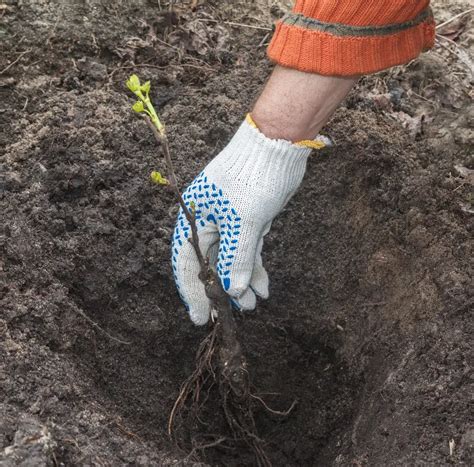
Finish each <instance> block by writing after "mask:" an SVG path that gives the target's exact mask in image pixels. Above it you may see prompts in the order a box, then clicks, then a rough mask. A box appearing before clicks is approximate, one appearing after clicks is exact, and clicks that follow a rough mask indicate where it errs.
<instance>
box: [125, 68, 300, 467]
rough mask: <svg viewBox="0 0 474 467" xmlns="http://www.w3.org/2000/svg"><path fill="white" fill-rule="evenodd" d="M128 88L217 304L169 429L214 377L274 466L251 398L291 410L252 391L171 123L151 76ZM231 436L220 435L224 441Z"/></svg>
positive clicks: (261, 457)
mask: <svg viewBox="0 0 474 467" xmlns="http://www.w3.org/2000/svg"><path fill="white" fill-rule="evenodd" d="M126 84H127V87H128V88H129V89H130V91H132V92H133V93H134V94H135V96H136V97H137V101H136V102H135V104H134V105H133V107H132V109H133V110H134V111H135V112H137V113H138V114H140V115H141V116H142V117H143V118H144V120H145V122H146V124H147V125H148V127H149V128H150V129H151V131H152V132H153V135H154V137H155V139H156V141H157V143H158V144H160V146H161V151H162V153H163V156H164V161H165V166H166V171H167V173H166V176H164V175H162V174H161V173H160V172H158V171H153V172H152V173H151V180H152V181H153V182H154V183H157V184H160V185H167V186H168V187H169V188H170V189H171V190H172V191H173V192H174V194H175V196H176V198H177V200H178V203H179V205H180V207H181V209H182V211H183V213H184V215H185V217H186V220H187V221H188V223H189V226H190V228H191V236H190V238H189V241H190V242H191V244H192V246H193V248H194V251H195V253H196V257H197V259H198V261H199V266H200V272H199V279H200V280H201V281H202V283H203V284H204V287H205V291H206V295H207V297H208V298H209V300H210V303H211V308H212V312H211V316H212V318H213V319H212V323H213V324H212V329H211V332H210V333H209V335H208V336H207V337H206V338H205V339H204V340H203V341H202V343H201V345H200V347H199V349H198V352H197V356H196V369H195V371H194V372H193V374H192V375H191V376H190V377H189V378H188V379H187V380H186V382H185V383H184V384H183V387H182V388H181V391H180V394H179V396H178V398H177V400H176V402H175V404H174V406H173V409H172V411H171V415H170V418H169V423H168V432H169V434H170V435H171V434H172V432H173V426H174V423H175V419H176V416H177V414H178V413H179V412H180V411H181V410H182V409H184V408H185V407H186V404H188V403H189V401H191V404H194V406H195V408H197V409H199V407H200V405H199V395H200V390H201V388H202V387H203V385H204V383H205V381H206V380H207V379H208V378H209V376H211V377H212V378H213V379H214V380H217V382H218V386H219V392H220V395H221V398H222V401H221V403H222V407H223V409H224V414H225V418H226V421H227V424H228V425H229V427H230V429H231V432H232V433H233V435H234V438H235V439H237V440H242V441H245V442H246V443H247V444H248V445H249V446H250V447H251V448H252V450H253V451H254V453H255V455H256V460H257V464H258V465H269V460H268V458H267V456H266V454H265V452H264V450H263V448H262V441H261V440H260V439H259V437H258V436H257V434H256V427H255V422H254V418H253V412H252V407H251V403H252V400H258V401H260V403H262V404H263V406H264V407H265V409H267V410H269V411H270V412H272V413H275V414H278V415H287V414H288V413H289V412H290V411H291V409H292V408H293V405H294V404H293V405H292V406H291V407H290V409H289V410H288V411H287V412H276V411H273V410H271V409H269V408H268V406H267V405H266V404H265V403H264V402H263V400H262V399H261V398H259V397H258V396H255V395H253V394H251V393H250V390H249V388H250V381H249V373H248V369H247V360H246V358H245V356H244V354H243V352H242V347H241V345H240V343H239V340H238V336H237V325H236V322H235V320H234V317H233V312H232V304H231V301H230V298H229V296H228V295H227V294H226V292H225V291H224V289H223V287H222V285H221V281H220V280H219V277H218V275H217V272H216V270H215V269H214V265H213V264H210V261H209V258H207V257H206V256H204V255H203V253H202V251H201V248H200V246H199V235H198V228H197V224H196V214H195V206H194V205H193V203H191V204H190V207H189V208H188V206H187V205H186V203H185V202H184V199H183V196H182V194H181V190H180V187H179V185H178V181H177V177H176V174H175V169H174V164H173V161H172V159H171V154H170V147H169V142H168V137H167V134H166V128H165V125H164V124H163V123H162V122H161V120H160V118H159V116H158V114H157V112H156V110H155V108H154V106H153V103H152V102H151V99H150V87H151V86H150V81H147V82H145V83H144V84H141V83H140V80H139V78H138V76H137V75H132V76H130V78H129V79H128V80H127V83H126ZM224 440H225V438H222V437H221V438H219V443H221V442H223V441H224ZM217 444H218V443H217V442H213V443H208V444H207V445H202V446H201V447H200V448H201V449H204V448H206V447H211V446H215V445H217Z"/></svg>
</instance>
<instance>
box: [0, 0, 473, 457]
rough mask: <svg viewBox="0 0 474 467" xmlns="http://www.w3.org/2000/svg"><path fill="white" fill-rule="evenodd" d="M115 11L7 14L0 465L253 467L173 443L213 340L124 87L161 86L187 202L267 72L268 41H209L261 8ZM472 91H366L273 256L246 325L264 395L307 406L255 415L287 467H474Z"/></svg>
mask: <svg viewBox="0 0 474 467" xmlns="http://www.w3.org/2000/svg"><path fill="white" fill-rule="evenodd" d="M104 3H110V5H112V6H107V7H104V6H102V5H103V4H102V3H101V2H69V1H67V2H62V3H60V4H59V6H58V4H53V3H50V2H47V1H41V2H40V1H33V0H30V1H23V2H17V1H7V2H6V6H5V8H3V9H2V10H1V11H0V14H3V18H2V19H3V23H4V26H2V30H1V31H0V32H1V34H2V36H3V38H4V39H6V40H5V41H4V44H5V45H4V47H5V50H4V52H2V55H1V58H0V70H4V71H3V72H2V74H1V75H0V85H1V87H0V89H1V90H2V99H1V101H2V110H1V113H0V118H1V122H2V129H3V133H2V135H1V144H2V146H3V148H4V150H3V151H2V153H3V155H2V156H1V159H0V209H1V211H0V212H1V215H2V222H1V224H2V225H1V228H2V232H1V236H0V251H1V261H0V267H1V269H0V270H1V274H2V275H1V283H0V299H1V302H0V303H1V311H0V313H1V315H0V336H1V337H0V448H1V449H2V451H1V452H0V465H2V466H10V465H12V466H13V465H24V466H26V465H44V466H46V465H111V466H112V465H125V464H126V465H169V464H174V465H177V464H179V463H181V464H182V465H183V464H187V463H189V464H193V463H194V464H196V463H197V462H198V461H201V462H204V463H208V464H210V465H226V466H232V465H253V462H254V460H253V458H252V455H251V453H249V452H248V450H247V449H246V448H245V447H244V446H240V445H238V444H233V443H230V442H229V443H225V444H224V445H223V446H221V447H217V448H213V449H208V450H205V451H199V450H198V451H197V452H196V455H193V456H192V457H189V456H188V454H189V452H190V451H189V450H187V451H186V449H181V448H182V447H183V443H182V442H181V443H180V442H179V441H180V440H178V445H179V446H181V448H180V447H179V446H178V445H176V444H175V443H173V442H171V441H170V439H169V438H168V435H167V433H166V425H167V419H168V416H169V412H170V410H171V407H172V405H173V402H174V400H175V399H176V397H177V395H178V392H179V388H180V385H181V383H182V382H183V381H184V379H185V378H186V377H187V376H188V375H189V374H190V372H191V371H192V369H193V364H194V354H195V351H196V350H197V347H198V345H199V342H200V341H201V339H202V338H203V337H204V336H205V335H206V333H207V330H206V329H203V328H196V327H194V326H193V325H192V324H191V323H190V321H189V319H188V318H187V316H186V312H185V309H184V307H183V306H182V304H181V303H180V301H179V298H178V296H177V294H176V291H175V288H174V284H173V280H172V275H171V267H170V261H169V259H170V258H169V256H170V255H169V243H170V236H171V230H172V227H173V222H174V217H175V214H176V210H177V208H176V203H175V200H174V198H173V196H172V194H171V193H169V192H167V191H165V190H163V189H162V188H161V187H157V186H154V185H152V184H151V183H150V182H149V173H150V171H151V170H153V169H159V168H163V165H162V161H161V160H160V158H159V157H158V154H159V152H158V150H157V147H156V145H155V142H154V140H153V137H152V135H151V134H150V133H149V131H148V129H147V128H146V126H145V125H144V123H143V122H142V121H141V120H140V119H138V118H137V117H136V116H135V115H133V114H132V112H131V111H130V104H131V102H132V100H131V97H130V96H129V95H128V93H127V92H126V90H125V87H124V85H123V83H124V81H125V79H126V77H127V76H128V74H130V73H131V72H137V73H138V74H139V75H140V76H141V77H143V78H144V79H145V78H146V79H152V83H153V87H154V96H153V98H154V100H155V102H158V103H159V104H160V108H161V109H162V116H163V119H164V121H165V122H166V123H167V126H168V130H169V133H170V140H171V145H172V151H173V154H174V155H175V160H176V165H177V168H178V172H179V173H180V174H181V178H182V181H183V182H184V183H187V182H189V181H191V180H192V178H193V176H194V175H195V174H196V173H198V172H199V170H200V169H201V168H202V167H203V166H204V165H205V164H206V162H207V161H208V160H210V159H211V158H212V157H213V155H215V154H216V153H217V152H218V151H219V150H220V149H221V148H222V147H223V146H224V145H225V144H226V142H227V141H228V139H229V138H230V137H231V135H232V133H233V132H234V131H235V129H236V128H237V126H238V125H239V123H240V121H241V120H242V118H243V116H244V115H245V112H246V110H247V109H248V108H249V106H250V105H251V102H252V100H253V99H254V98H255V96H256V94H257V93H258V90H259V89H260V88H261V85H262V83H263V82H264V80H265V79H266V77H267V75H268V73H269V71H270V67H269V64H268V62H267V61H266V59H265V47H264V45H263V44H264V43H265V34H266V32H265V31H262V30H258V29H250V28H244V27H240V28H236V27H232V26H230V25H226V24H216V23H213V22H205V21H200V20H203V19H204V20H207V19H217V20H230V21H237V22H242V23H246V24H254V25H255V24H260V25H262V24H263V25H266V24H268V21H269V19H270V17H269V12H268V11H266V10H265V9H264V8H263V7H261V6H260V5H261V3H264V4H266V2H257V3H255V4H254V2H236V3H235V5H234V4H231V5H227V4H221V3H220V2H204V3H205V5H201V6H199V7H198V8H197V10H196V11H190V10H189V9H186V8H184V7H182V11H180V12H179V13H178V14H172V15H169V14H166V15H163V14H161V15H160V8H159V6H158V3H159V2H151V1H149V2H146V1H136V2H130V3H128V2H104ZM161 3H162V4H165V3H166V2H161ZM175 3H178V4H179V3H180V2H175ZM201 3H203V2H201ZM459 11H462V9H460V7H458V6H456V5H454V6H453V7H452V10H450V11H449V15H448V17H449V16H452V15H454V14H455V13H458V12H459ZM272 13H274V14H276V15H278V14H279V9H278V8H276V7H275V8H273V9H272ZM258 21H260V22H258ZM465 37H466V39H465V41H468V42H469V41H470V42H469V43H466V44H464V45H466V46H469V45H472V37H470V36H465ZM459 40H461V41H462V40H463V36H462V35H461V36H460V39H459ZM460 43H461V44H462V42H460ZM167 44H168V45H167ZM259 44H260V45H259ZM22 54H23V55H22ZM440 57H441V58H440ZM6 68H8V69H6ZM5 69H6V70H5ZM459 69H462V64H461V65H460V64H459V62H458V60H457V59H456V57H453V56H452V54H451V55H450V54H449V53H447V52H446V51H445V50H444V49H441V50H440V51H436V50H435V51H434V52H432V53H430V54H429V55H426V56H424V57H423V58H421V59H420V60H417V61H415V62H413V63H412V64H410V65H409V66H408V67H403V68H399V69H396V70H391V71H389V72H386V73H383V74H381V75H378V76H376V77H370V78H365V79H364V80H362V82H361V84H360V86H359V88H358V90H357V91H356V92H354V93H353V94H352V95H351V96H350V98H349V99H348V100H347V102H346V104H345V107H342V108H341V109H340V110H339V111H338V112H337V114H336V115H335V117H334V119H333V120H332V122H331V123H330V124H329V125H328V126H327V130H326V131H327V133H328V134H329V135H330V136H331V137H333V139H334V140H335V142H336V145H335V147H334V148H332V149H328V150H325V151H324V152H322V153H318V154H317V155H314V157H313V159H312V161H311V163H310V164H309V169H308V173H307V176H306V178H305V181H304V184H303V187H302V189H301V190H300V191H299V193H298V195H297V196H296V197H295V198H294V199H293V200H292V202H291V203H290V205H289V206H288V208H287V209H286V211H285V212H284V213H283V214H282V215H281V216H280V217H279V218H278V219H277V220H276V221H275V223H274V227H273V229H272V231H271V233H270V234H269V235H268V239H267V241H266V246H265V250H264V260H265V263H266V265H267V267H268V270H269V272H270V275H271V297H270V299H269V300H268V301H266V302H262V303H260V305H259V306H258V310H257V311H256V312H254V313H246V314H244V315H241V316H239V318H238V324H239V329H240V335H241V341H242V344H243V346H244V348H245V352H246V354H247V357H248V359H249V363H250V368H251V373H252V378H253V380H254V382H255V383H256V384H257V385H258V391H259V393H261V394H264V395H263V397H264V398H265V400H266V401H267V402H268V403H269V404H270V405H271V406H272V407H273V408H275V409H278V410H285V409H286V408H287V407H288V406H289V405H290V404H291V402H292V401H293V400H295V399H296V400H298V404H297V407H296V409H295V410H294V411H293V412H292V413H291V415H290V416H288V417H286V418H281V417H277V416H273V415H269V414H268V413H267V412H265V410H263V408H262V410H261V412H258V413H257V414H256V416H257V425H258V429H259V433H260V435H261V437H262V438H263V439H265V440H266V441H267V443H268V445H267V447H268V453H269V456H270V458H271V460H272V462H273V463H274V465H276V466H283V465H291V466H303V465H308V466H310V465H311V466H325V465H372V466H388V465H447V464H456V465H472V461H473V457H472V456H473V445H474V426H473V423H472V422H473V418H472V413H473V411H472V367H471V365H472V336H473V329H472V327H473V315H472V311H473V303H474V302H473V295H472V291H473V290H474V289H473V284H472V278H473V274H472V273H473V271H472V254H473V251H472V247H473V243H472V226H473V209H472V200H473V198H472V184H473V175H472V172H468V170H469V169H473V168H474V167H473V160H472V146H469V144H470V143H471V144H472V132H470V128H472V118H473V108H472V104H471V102H470V98H469V87H468V86H469V84H470V83H469V78H466V77H465V76H466V73H464V75H461V74H455V70H459ZM464 71H465V69H464ZM463 76H464V77H463ZM420 77H421V78H422V79H423V83H421V81H420V79H421V78H420ZM471 84H472V83H471ZM428 85H430V86H431V87H430V89H429V91H428V90H427V86H428ZM413 92H415V93H416V94H417V95H419V96H421V97H419V96H418V97H417V96H415V95H414V94H413ZM428 92H429V93H430V94H426V93H428ZM424 93H425V94H424ZM427 102H428V103H427ZM430 102H431V103H430ZM420 109H424V110H423V111H421V110H420ZM404 127H405V128H404ZM470 154H471V155H470ZM93 323H96V325H94V324H93ZM98 326H100V329H99V327H98ZM123 341H125V342H123ZM268 393H271V394H268ZM211 396H212V393H211ZM209 404H210V407H211V409H212V407H214V408H215V411H216V414H219V412H218V411H219V402H218V400H217V398H216V400H215V401H213V400H212V399H211V400H210V402H209ZM214 415H215V414H214ZM218 418H219V417H218V415H217V418H216V419H218ZM223 430H224V428H223V425H222V424H219V423H218V420H217V421H216V424H215V425H213V426H208V427H205V426H202V425H201V426H199V425H197V426H196V427H190V432H192V433H194V435H196V440H198V439H199V434H200V433H201V434H202V433H207V434H214V435H224V436H225V435H226V434H228V433H226V432H225V431H223ZM181 441H182V440H181ZM450 443H451V452H450Z"/></svg>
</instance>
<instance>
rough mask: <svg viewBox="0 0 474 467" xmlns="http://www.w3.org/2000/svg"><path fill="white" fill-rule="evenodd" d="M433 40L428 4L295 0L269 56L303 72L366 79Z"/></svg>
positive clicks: (412, 55)
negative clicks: (364, 75)
mask: <svg viewBox="0 0 474 467" xmlns="http://www.w3.org/2000/svg"><path fill="white" fill-rule="evenodd" d="M434 36H435V25H434V20H433V14H432V12H431V9H430V8H429V0H390V1H389V0H296V4H295V6H294V8H293V11H292V12H291V13H289V14H287V15H286V16H285V17H283V18H282V19H281V20H280V21H278V23H277V24H276V30H275V34H274V35H273V38H272V40H271V42H270V45H269V47H268V55H269V57H270V59H272V60H273V61H275V62H277V63H278V64H280V65H283V66H286V67H289V68H296V69H298V70H301V71H306V72H311V73H318V74H321V75H337V76H351V75H362V74H367V73H373V72H375V71H379V70H383V69H384V68H389V67H391V66H393V65H399V64H401V63H406V62H408V61H409V60H411V59H413V58H415V57H417V56H418V55H419V54H420V52H422V51H424V50H426V49H429V48H431V47H432V46H433V43H434Z"/></svg>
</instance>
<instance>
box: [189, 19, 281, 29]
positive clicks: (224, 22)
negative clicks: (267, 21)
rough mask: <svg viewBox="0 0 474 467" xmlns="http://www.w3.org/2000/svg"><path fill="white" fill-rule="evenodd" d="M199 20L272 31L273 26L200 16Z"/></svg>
mask: <svg viewBox="0 0 474 467" xmlns="http://www.w3.org/2000/svg"><path fill="white" fill-rule="evenodd" d="M198 21H200V22H202V23H219V24H228V25H229V26H237V27H240V28H250V29H259V30H260V31H272V30H273V29H272V28H269V27H267V26H254V25H253V24H244V23H236V22H234V21H218V20H217V19H207V18H198Z"/></svg>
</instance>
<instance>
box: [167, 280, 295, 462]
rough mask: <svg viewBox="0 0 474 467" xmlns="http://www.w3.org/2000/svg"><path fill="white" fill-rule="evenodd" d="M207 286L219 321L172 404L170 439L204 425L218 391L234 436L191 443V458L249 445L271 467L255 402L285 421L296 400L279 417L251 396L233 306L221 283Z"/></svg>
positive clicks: (229, 429) (275, 411) (199, 351)
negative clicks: (230, 446) (199, 453)
mask: <svg viewBox="0 0 474 467" xmlns="http://www.w3.org/2000/svg"><path fill="white" fill-rule="evenodd" d="M205 284H206V292H207V293H208V296H209V297H210V298H211V300H213V303H214V304H215V305H216V307H218V317H217V322H216V323H215V324H214V325H213V326H212V329H211V332H210V333H209V334H208V335H207V336H206V338H205V339H204V340H203V341H202V342H201V344H200V346H199V349H198V351H197V354H196V367H195V369H194V371H193V373H192V374H191V376H189V378H188V379H187V380H186V381H185V382H184V384H183V385H182V387H181V390H180V392H179V395H178V397H177V399H176V401H175V403H174V405H173V409H172V410H171V414H170V417H169V422H168V434H169V435H170V436H173V434H174V433H175V432H176V431H182V430H183V429H184V428H186V429H188V430H189V428H190V427H192V426H194V421H196V420H197V421H198V422H200V424H201V425H204V424H205V423H204V422H203V421H202V419H201V417H200V415H202V414H203V413H204V412H205V408H206V403H207V402H208V400H209V399H210V391H211V389H213V388H214V387H215V386H217V388H218V394H219V396H220V401H219V404H220V407H221V408H222V411H223V414H224V419H225V422H226V425H227V428H228V431H229V432H230V434H228V435H227V436H221V435H218V436H217V435H214V436H213V439H214V441H212V442H209V443H202V444H198V445H196V442H195V440H194V439H193V440H192V441H191V444H192V447H191V449H192V450H191V453H190V454H189V455H188V457H189V456H193V455H195V454H196V452H197V451H202V450H204V449H209V448H213V447H218V446H220V447H224V446H223V443H224V442H225V441H234V442H237V443H243V444H246V445H247V446H248V448H249V449H250V451H251V452H253V454H254V456H255V464H256V465H257V466H261V467H267V466H270V465H271V462H270V459H269V458H268V456H267V454H266V452H265V442H264V441H263V440H262V439H261V438H260V437H259V436H258V433H257V427H256V423H255V419H254V407H253V406H254V405H255V402H254V401H258V402H259V403H260V404H261V406H263V408H264V409H265V410H266V411H267V412H268V413H270V414H273V415H279V416H284V417H285V416H288V415H289V414H290V412H291V411H292V410H293V408H294V407H295V405H296V401H295V402H293V404H292V405H291V407H290V408H289V409H288V410H286V411H284V412H280V411H277V410H273V409H271V408H270V407H269V406H268V405H267V404H266V403H265V401H264V400H263V399H262V398H261V397H259V396H257V395H255V394H252V393H251V392H250V389H249V388H250V379H249V372H248V369H247V360H246V358H245V356H244V354H243V352H242V348H241V346H240V344H239V341H238V336H237V327H236V323H235V321H234V317H233V315H232V309H231V305H230V303H229V302H228V299H227V298H225V299H224V300H221V299H220V295H219V294H220V293H221V292H220V291H219V288H220V283H219V282H218V280H217V278H214V277H210V278H209V277H208V278H207V280H206V282H205ZM214 287H216V288H218V289H217V291H216V290H214V289H213V288H214ZM178 419H179V420H180V422H179V423H178ZM176 438H178V436H176ZM179 438H184V436H179Z"/></svg>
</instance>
